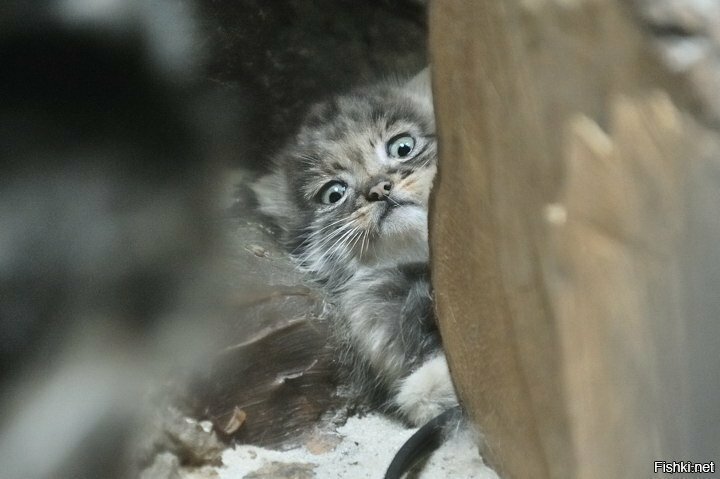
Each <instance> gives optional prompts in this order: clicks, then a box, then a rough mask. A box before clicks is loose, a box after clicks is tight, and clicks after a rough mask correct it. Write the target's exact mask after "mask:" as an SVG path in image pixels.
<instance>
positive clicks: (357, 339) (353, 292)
mask: <svg viewBox="0 0 720 479" xmlns="http://www.w3.org/2000/svg"><path fill="white" fill-rule="evenodd" d="M436 169H437V149H436V143H435V123H434V117H433V109H432V95H431V90H430V84H429V76H428V73H427V71H424V72H421V73H420V74H419V75H418V76H416V77H415V78H413V79H412V80H410V81H409V82H407V83H399V82H386V83H383V84H380V85H376V86H373V87H370V88H364V89H359V90H357V91H354V92H352V93H350V94H348V95H346V96H340V97H337V98H334V99H331V100H329V101H327V102H325V103H322V104H319V105H317V106H315V107H314V108H313V109H312V110H311V111H310V113H309V114H308V116H307V118H306V119H305V122H304V124H303V125H302V127H301V128H300V130H299V132H298V133H297V135H296V136H295V138H294V140H293V141H292V142H291V143H290V144H289V145H288V146H287V147H286V148H285V149H284V150H282V151H281V152H280V153H279V154H278V155H277V156H276V157H275V159H274V163H273V171H272V172H271V173H270V174H269V175H267V176H265V177H263V178H261V179H260V180H259V181H258V182H257V183H255V185H254V186H253V190H254V191H255V193H256V195H257V198H258V202H259V205H260V210H261V211H262V212H263V213H264V214H266V215H268V216H270V217H271V218H273V219H274V221H275V222H276V223H277V225H278V226H279V227H280V229H281V232H282V233H281V234H282V240H283V241H284V242H285V243H286V244H287V246H288V248H289V249H290V251H291V252H292V255H293V257H294V258H295V259H296V260H297V262H298V264H299V265H300V267H301V268H302V269H304V270H306V271H308V272H309V274H311V275H312V277H313V278H315V279H316V280H318V281H319V282H320V283H322V284H323V285H324V288H325V290H326V292H327V296H328V301H329V303H330V305H331V306H332V307H333V309H334V314H332V315H330V316H331V317H332V319H331V327H332V330H333V332H334V336H335V339H336V341H337V346H338V358H339V360H340V361H341V363H342V366H343V368H344V370H345V371H346V372H347V374H348V376H349V379H350V380H351V382H352V384H353V385H354V386H356V387H357V388H358V389H359V391H360V392H361V393H362V394H364V395H365V396H367V397H370V398H373V399H375V400H378V399H380V400H382V402H383V405H384V406H385V407H386V408H387V409H389V410H393V411H396V412H398V413H399V414H400V415H401V416H402V417H403V418H405V419H406V420H407V421H408V422H410V423H411V424H414V425H420V424H423V423H425V422H427V421H428V420H430V419H431V418H433V417H435V416H437V415H438V414H440V413H441V412H443V411H445V410H447V409H448V408H451V407H453V406H455V405H457V397H456V395H455V391H454V389H453V385H452V382H451V379H450V375H449V371H448V366H447V362H446V360H445V355H444V353H443V352H442V349H441V344H440V337H439V334H438V330H437V326H436V324H435V318H434V314H433V307H432V295H431V287H430V281H429V277H428V273H429V270H428V242H427V216H428V200H429V196H430V189H431V186H432V183H433V178H434V176H435V173H436Z"/></svg>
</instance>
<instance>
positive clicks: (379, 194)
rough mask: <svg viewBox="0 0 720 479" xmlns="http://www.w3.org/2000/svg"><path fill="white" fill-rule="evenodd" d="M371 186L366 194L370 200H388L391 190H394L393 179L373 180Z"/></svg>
mask: <svg viewBox="0 0 720 479" xmlns="http://www.w3.org/2000/svg"><path fill="white" fill-rule="evenodd" d="M370 184H371V185H373V186H371V187H370V188H369V189H368V190H367V193H366V194H365V197H366V198H367V199H368V200H370V201H383V200H386V199H387V197H388V196H390V192H391V191H392V187H393V184H392V181H389V180H385V179H383V180H379V181H373V182H371V183H370Z"/></svg>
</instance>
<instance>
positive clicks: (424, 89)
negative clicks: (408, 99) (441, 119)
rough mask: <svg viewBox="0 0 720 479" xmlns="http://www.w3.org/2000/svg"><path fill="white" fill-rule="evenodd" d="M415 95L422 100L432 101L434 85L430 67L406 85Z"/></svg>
mask: <svg viewBox="0 0 720 479" xmlns="http://www.w3.org/2000/svg"><path fill="white" fill-rule="evenodd" d="M405 87H406V88H407V89H408V90H409V91H411V92H412V93H413V94H415V95H417V96H420V97H422V98H428V99H432V84H431V82H430V67H429V66H428V67H425V68H424V69H423V70H421V71H420V73H418V74H417V75H415V76H414V77H412V78H411V79H410V81H408V82H407V83H406V84H405Z"/></svg>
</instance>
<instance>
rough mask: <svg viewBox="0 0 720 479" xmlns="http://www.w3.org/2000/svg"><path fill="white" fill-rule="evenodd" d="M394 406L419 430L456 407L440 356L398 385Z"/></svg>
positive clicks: (445, 365)
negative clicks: (431, 420)
mask: <svg viewBox="0 0 720 479" xmlns="http://www.w3.org/2000/svg"><path fill="white" fill-rule="evenodd" d="M395 403H396V405H397V406H398V408H399V410H400V412H401V414H402V415H403V416H404V417H405V418H407V420H408V421H410V423H411V424H413V425H415V426H420V425H423V424H425V423H426V422H428V421H429V420H430V419H432V418H434V417H435V416H437V415H438V414H440V413H441V412H443V411H445V410H446V409H449V408H451V407H453V406H456V405H457V404H458V399H457V396H456V395H455V388H454V387H453V384H452V380H451V379H450V371H449V370H448V365H447V361H446V359H445V355H444V354H440V355H438V356H436V357H434V358H432V359H430V360H429V361H426V362H425V364H423V365H422V366H420V368H419V369H418V370H417V371H415V372H413V373H412V374H410V375H409V376H408V377H406V378H405V379H403V380H402V381H401V382H400V387H399V388H398V392H397V394H396V395H395Z"/></svg>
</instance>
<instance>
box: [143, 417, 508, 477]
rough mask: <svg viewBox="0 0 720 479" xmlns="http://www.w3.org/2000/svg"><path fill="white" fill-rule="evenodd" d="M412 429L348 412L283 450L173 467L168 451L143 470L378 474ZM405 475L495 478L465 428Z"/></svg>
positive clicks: (252, 449) (235, 453) (166, 473)
mask: <svg viewBox="0 0 720 479" xmlns="http://www.w3.org/2000/svg"><path fill="white" fill-rule="evenodd" d="M414 431H415V429H407V428H405V427H404V426H402V425H401V424H399V423H398V422H396V421H393V420H391V419H388V418H387V417H384V416H381V415H376V414H371V415H367V416H364V417H352V418H350V419H349V420H348V421H347V423H345V425H343V426H341V427H339V428H337V429H332V428H330V429H324V430H318V431H316V432H315V433H314V434H312V436H311V437H310V438H309V439H308V440H307V441H306V442H305V444H304V445H303V446H301V447H298V448H294V449H290V450H286V451H278V450H270V449H265V448H261V447H257V446H252V445H243V446H236V447H234V448H233V447H230V448H228V449H226V450H225V451H224V452H223V453H222V465H219V466H205V467H202V468H196V469H193V468H178V467H177V466H178V464H177V461H176V460H175V459H173V458H172V456H167V457H166V458H165V460H166V461H167V465H166V467H163V466H161V465H160V464H158V467H157V469H155V470H153V471H146V475H145V476H143V479H150V478H153V479H165V478H167V479H170V478H173V479H210V478H212V479H346V478H350V479H364V478H367V479H375V478H381V477H383V475H384V474H385V469H386V468H387V466H388V464H389V463H390V461H391V459H392V457H393V455H394V454H395V452H396V451H397V450H398V449H399V448H400V446H401V445H402V444H403V442H404V441H405V440H406V439H407V438H409V437H410V435H411V434H412V433H413V432H414ZM160 462H162V459H160ZM173 466H174V467H173ZM410 477H411V478H413V479H437V478H446V479H497V478H498V476H497V475H496V474H495V472H493V471H492V470H491V469H490V468H488V467H487V466H485V464H484V463H483V461H482V459H481V457H480V456H479V455H478V453H477V448H476V447H475V445H474V443H473V442H472V438H471V437H470V434H469V433H467V432H460V433H458V434H457V435H455V436H454V437H452V438H451V439H449V440H448V441H447V442H446V443H445V444H444V445H443V446H442V447H441V448H440V449H439V450H437V451H436V452H435V453H434V454H433V455H432V456H431V457H430V458H429V459H428V461H427V462H426V463H425V464H423V465H422V466H421V467H420V468H419V469H418V470H416V471H413V472H412V473H411V476H410Z"/></svg>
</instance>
